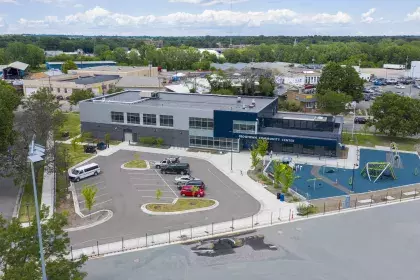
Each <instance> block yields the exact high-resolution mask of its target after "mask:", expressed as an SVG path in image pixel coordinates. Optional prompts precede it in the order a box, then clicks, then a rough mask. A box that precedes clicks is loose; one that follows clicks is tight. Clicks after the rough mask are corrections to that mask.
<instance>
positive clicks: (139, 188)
mask: <svg viewBox="0 0 420 280" xmlns="http://www.w3.org/2000/svg"><path fill="white" fill-rule="evenodd" d="M165 157H167V156H165V155H159V154H148V153H141V154H140V158H141V159H144V160H149V161H159V160H162V159H164V158H165ZM133 159H134V153H133V152H131V151H118V152H117V153H115V154H113V155H111V156H108V157H101V156H99V157H96V158H95V159H93V160H92V161H91V162H95V163H97V164H99V165H100V167H101V174H100V175H98V176H96V177H90V178H87V179H85V180H82V181H80V182H79V183H76V185H75V187H76V190H77V192H78V198H79V205H80V209H81V210H82V212H83V213H85V214H88V211H87V209H85V206H84V201H83V196H81V194H80V190H81V189H82V187H83V185H84V184H94V185H96V187H97V188H98V193H97V195H96V204H95V205H94V208H93V209H92V211H97V210H99V209H109V210H112V211H113V212H114V216H113V217H112V218H111V219H110V220H109V221H107V222H105V223H103V224H101V225H98V226H95V227H93V228H90V229H86V230H81V231H76V232H70V233H69V235H70V239H71V244H72V245H73V248H74V249H77V248H81V247H88V246H93V245H96V241H97V240H98V241H99V244H101V243H109V242H115V241H121V238H122V237H124V239H129V238H135V237H141V236H145V235H146V233H147V234H157V233H163V232H165V231H169V230H171V231H174V230H180V229H185V228H188V227H190V226H193V227H196V226H200V225H208V224H211V223H212V222H214V223H217V222H224V221H229V220H231V219H232V218H235V219H237V218H244V217H248V216H251V215H253V214H256V213H257V212H258V211H259V209H260V204H259V203H258V202H257V201H256V200H255V199H254V198H253V197H251V196H250V195H249V194H248V193H246V192H245V191H244V190H242V188H240V187H239V186H238V185H236V184H235V183H234V182H232V181H231V180H230V179H229V178H228V177H227V176H225V175H224V174H223V173H222V172H220V171H219V170H218V169H217V168H216V167H214V166H213V165H211V164H210V163H208V162H207V161H204V160H200V159H194V158H185V157H184V158H181V162H188V163H189V164H190V169H191V175H192V176H194V177H198V178H200V179H202V180H203V181H204V182H205V184H206V198H212V199H216V200H218V201H219V202H220V205H219V206H218V207H217V208H216V209H213V210H209V211H203V212H197V213H191V214H183V215H170V216H151V215H147V214H145V213H143V212H142V211H141V209H140V206H141V205H142V204H144V203H150V202H157V200H156V189H157V188H160V189H161V190H162V198H161V200H160V201H159V202H172V201H173V199H174V198H176V197H177V196H179V191H178V189H177V188H176V186H175V185H174V182H173V181H174V178H175V177H176V176H178V175H166V174H165V175H164V174H161V173H160V171H159V170H154V169H151V170H144V171H133V170H124V169H121V168H120V166H121V165H122V164H123V163H125V162H128V161H130V160H133Z"/></svg>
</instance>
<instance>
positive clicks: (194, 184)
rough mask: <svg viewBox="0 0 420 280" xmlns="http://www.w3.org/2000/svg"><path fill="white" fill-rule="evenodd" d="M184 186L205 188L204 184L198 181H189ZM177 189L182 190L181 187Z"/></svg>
mask: <svg viewBox="0 0 420 280" xmlns="http://www.w3.org/2000/svg"><path fill="white" fill-rule="evenodd" d="M185 186H195V187H199V188H200V189H205V188H206V184H204V182H203V181H201V180H200V179H194V180H190V181H188V182H187V183H185ZM178 189H182V186H178Z"/></svg>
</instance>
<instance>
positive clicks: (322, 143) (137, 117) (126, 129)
mask: <svg viewBox="0 0 420 280" xmlns="http://www.w3.org/2000/svg"><path fill="white" fill-rule="evenodd" d="M79 109H80V121H81V127H82V131H83V132H91V133H92V134H93V136H94V137H96V138H101V139H103V138H104V136H105V134H107V133H109V134H110V136H111V139H116V140H123V141H134V142H137V141H138V139H139V138H140V137H150V136H152V137H156V138H162V139H163V141H164V143H165V144H167V145H171V146H177V147H194V148H203V149H214V150H225V151H230V150H233V151H236V152H239V151H240V150H244V149H245V150H248V149H251V147H252V145H254V144H255V142H256V141H257V139H267V140H268V141H269V150H272V151H273V152H283V153H297V154H310V155H321V156H332V157H334V156H337V155H338V150H339V149H340V146H341V145H340V142H341V130H342V123H343V118H342V117H334V116H324V115H309V114H301V113H280V112H277V109H278V99H277V97H245V96H227V95H215V94H184V93H165V92H152V93H145V92H141V91H123V92H119V93H115V94H110V95H105V96H102V97H96V98H92V99H88V100H85V101H82V102H80V103H79Z"/></svg>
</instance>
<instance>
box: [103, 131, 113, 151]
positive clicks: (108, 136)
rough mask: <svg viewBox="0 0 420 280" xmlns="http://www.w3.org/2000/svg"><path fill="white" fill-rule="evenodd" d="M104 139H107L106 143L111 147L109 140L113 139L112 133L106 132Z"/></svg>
mask: <svg viewBox="0 0 420 280" xmlns="http://www.w3.org/2000/svg"><path fill="white" fill-rule="evenodd" d="M104 140H105V143H106V145H107V147H108V148H109V141H111V134H109V133H105V136H104Z"/></svg>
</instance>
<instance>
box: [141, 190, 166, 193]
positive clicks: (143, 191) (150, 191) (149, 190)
mask: <svg viewBox="0 0 420 280" xmlns="http://www.w3.org/2000/svg"><path fill="white" fill-rule="evenodd" d="M137 191H138V192H156V191H157V189H156V190H139V189H137ZM161 192H162V193H172V192H170V191H161Z"/></svg>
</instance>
